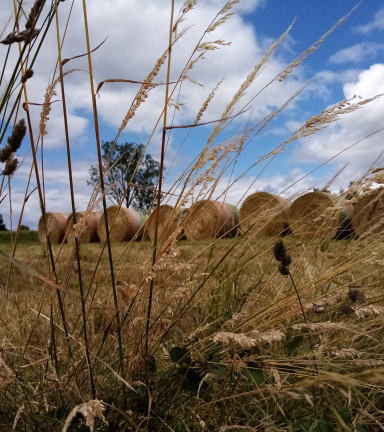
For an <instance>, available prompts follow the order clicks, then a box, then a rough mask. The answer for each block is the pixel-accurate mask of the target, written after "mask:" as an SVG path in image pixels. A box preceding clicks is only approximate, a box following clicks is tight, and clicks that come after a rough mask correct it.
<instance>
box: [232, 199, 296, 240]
mask: <svg viewBox="0 0 384 432" xmlns="http://www.w3.org/2000/svg"><path fill="white" fill-rule="evenodd" d="M290 206H291V204H290V202H289V201H288V200H286V199H285V198H282V197H279V196H276V195H272V194H270V193H268V192H256V193H254V194H252V195H250V196H249V197H248V198H247V199H246V200H245V201H244V203H243V205H242V206H241V209H240V228H241V231H242V232H243V233H245V232H247V233H249V234H250V235H254V236H265V235H269V236H276V235H279V234H282V233H284V231H286V230H287V228H288V213H289V208H290Z"/></svg>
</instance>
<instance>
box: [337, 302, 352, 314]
mask: <svg viewBox="0 0 384 432" xmlns="http://www.w3.org/2000/svg"><path fill="white" fill-rule="evenodd" d="M339 311H340V312H341V313H343V314H345V315H351V314H354V313H355V310H354V309H353V308H351V306H349V304H348V303H343V304H341V305H340V306H339Z"/></svg>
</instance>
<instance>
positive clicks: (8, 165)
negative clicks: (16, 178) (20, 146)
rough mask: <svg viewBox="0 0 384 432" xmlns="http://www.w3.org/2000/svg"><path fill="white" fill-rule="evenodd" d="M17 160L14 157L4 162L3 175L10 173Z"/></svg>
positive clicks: (15, 166)
mask: <svg viewBox="0 0 384 432" xmlns="http://www.w3.org/2000/svg"><path fill="white" fill-rule="evenodd" d="M18 163H19V162H18V160H17V159H16V158H15V159H11V160H9V159H8V160H7V163H6V164H5V168H4V169H3V175H12V174H13V173H14V172H15V171H16V169H17V166H18Z"/></svg>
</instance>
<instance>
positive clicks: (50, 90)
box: [39, 68, 81, 137]
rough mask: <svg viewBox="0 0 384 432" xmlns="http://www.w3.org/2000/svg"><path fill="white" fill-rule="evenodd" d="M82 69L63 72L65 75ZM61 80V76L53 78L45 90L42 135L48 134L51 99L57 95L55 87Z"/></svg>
mask: <svg viewBox="0 0 384 432" xmlns="http://www.w3.org/2000/svg"><path fill="white" fill-rule="evenodd" d="M79 71H81V69H79V68H73V69H70V70H68V71H66V72H64V73H63V77H65V76H67V75H69V74H71V73H72V72H79ZM59 82H60V77H58V78H56V79H54V80H52V81H51V82H50V83H49V84H48V86H47V89H46V91H45V95H44V103H43V108H42V110H41V113H40V123H39V135H40V137H43V136H44V135H47V134H48V132H47V121H48V120H49V113H50V112H51V100H52V98H53V96H56V94H57V93H56V90H55V87H56V86H57V84H58V83H59Z"/></svg>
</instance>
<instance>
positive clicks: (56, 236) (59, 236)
mask: <svg viewBox="0 0 384 432" xmlns="http://www.w3.org/2000/svg"><path fill="white" fill-rule="evenodd" d="M45 215H46V221H47V229H48V233H49V238H50V239H51V243H56V244H60V243H61V242H62V241H63V240H64V236H65V232H66V227H67V218H68V216H69V213H46V214H45ZM38 234H39V240H40V241H41V243H45V242H46V235H45V225H44V220H43V216H41V218H40V220H39V228H38Z"/></svg>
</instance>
